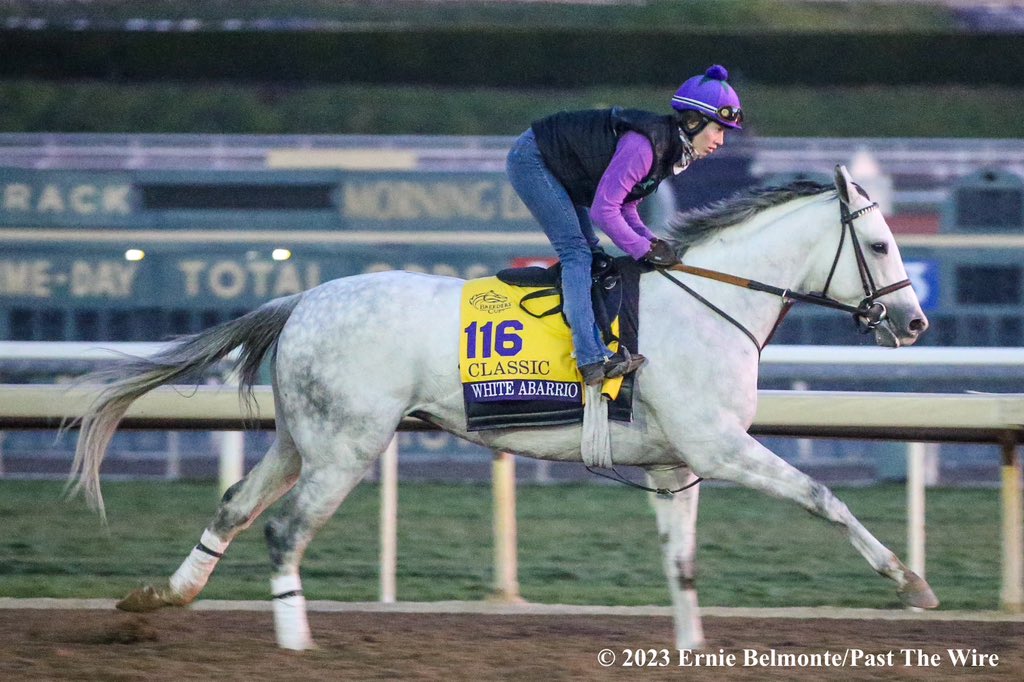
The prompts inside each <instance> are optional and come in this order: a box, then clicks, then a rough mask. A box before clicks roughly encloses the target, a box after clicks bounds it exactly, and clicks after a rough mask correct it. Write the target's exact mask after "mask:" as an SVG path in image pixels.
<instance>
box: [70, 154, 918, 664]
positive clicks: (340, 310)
mask: <svg viewBox="0 0 1024 682" xmlns="http://www.w3.org/2000/svg"><path fill="white" fill-rule="evenodd" d="M874 207H875V206H874V204H872V203H871V202H870V200H869V199H868V198H867V196H866V194H865V193H864V192H863V190H861V189H860V188H859V187H858V186H857V185H856V184H854V183H853V181H852V180H851V178H850V177H849V175H848V174H847V172H846V170H845V169H844V168H842V167H837V169H836V182H835V187H824V186H817V185H810V184H807V183H797V184H793V185H791V186H788V187H783V188H777V189H772V190H759V191H753V192H749V193H747V194H742V195H738V196H737V197H735V198H733V199H731V200H727V201H725V202H722V203H721V204H719V205H717V206H715V207H712V208H711V209H708V210H704V211H699V212H696V213H691V214H687V215H684V216H683V217H682V218H681V222H680V223H679V224H678V225H677V226H676V227H675V228H674V229H673V235H672V237H670V240H671V242H672V243H673V244H674V246H675V248H676V249H677V252H678V253H680V254H682V255H685V261H686V263H687V264H688V265H690V266H696V267H698V268H703V269H705V270H712V271H717V272H721V271H729V272H737V273H742V275H743V277H744V278H751V280H753V281H755V283H756V282H763V281H767V282H772V283H774V284H776V285H778V288H777V289H776V288H773V287H767V288H764V287H762V288H760V289H757V288H756V287H755V290H754V291H751V290H750V288H749V287H746V288H745V287H743V286H735V285H736V284H737V282H736V281H735V280H739V278H732V280H729V278H726V281H722V280H721V278H720V279H718V280H716V279H713V278H708V277H707V276H705V275H701V274H692V273H682V274H678V275H676V274H674V275H673V276H675V277H676V278H677V279H678V281H679V283H682V284H685V285H686V286H687V287H688V288H689V290H690V293H686V292H684V291H683V290H681V289H680V288H679V287H677V286H676V284H675V283H673V282H672V281H669V279H668V278H666V277H663V276H662V273H658V272H652V273H648V274H645V275H643V276H642V277H641V281H640V311H639V320H640V331H641V333H640V351H641V352H642V353H643V354H644V355H646V356H647V357H648V359H649V362H648V364H647V366H645V367H644V368H643V369H641V370H640V371H639V373H638V376H637V380H636V384H635V400H634V402H635V409H634V418H633V421H632V422H631V423H618V422H616V423H613V424H611V425H610V426H609V427H608V429H609V432H610V434H609V435H610V441H611V451H612V457H613V461H614V463H615V464H621V465H635V466H640V467H644V468H645V469H646V470H647V472H648V474H649V476H650V479H651V480H652V481H653V483H654V485H655V486H656V487H658V488H665V489H669V488H678V487H682V486H684V485H686V484H688V483H690V482H691V481H693V480H694V479H695V478H696V477H697V476H701V477H705V478H714V479H719V480H724V481H732V482H734V483H737V484H740V485H743V486H746V487H748V488H753V489H755V490H760V491H762V492H764V493H767V494H769V495H773V496H775V497H780V498H785V499H789V500H793V501H794V502H796V503H797V504H799V505H801V506H802V507H804V508H805V509H807V510H808V511H810V512H812V513H814V514H816V515H818V516H821V517H822V518H825V519H827V520H828V521H830V522H832V523H833V524H835V525H837V526H839V527H840V528H841V529H843V531H844V532H845V533H846V535H847V537H848V538H849V540H850V542H851V543H852V545H853V546H854V547H855V548H856V549H857V550H858V551H859V552H860V553H861V554H862V555H863V556H864V558H865V559H866V560H867V562H868V563H869V564H870V565H871V567H872V568H873V569H874V570H875V571H877V572H878V573H880V574H881V575H883V576H885V577H887V578H890V579H892V580H893V581H895V583H896V586H897V589H898V592H899V594H900V596H901V597H902V598H903V600H904V601H905V602H906V603H907V604H909V605H912V606H917V607H924V608H930V607H935V606H937V605H938V601H937V600H936V598H935V596H934V594H933V593H932V591H931V589H930V588H929V586H928V585H927V583H926V582H925V581H924V580H923V579H922V578H920V577H919V576H917V575H916V574H914V573H913V572H912V571H910V570H909V569H908V568H907V567H906V566H905V565H904V564H903V563H902V562H901V561H900V560H899V559H898V558H897V557H896V555H895V554H894V553H893V552H892V551H890V550H889V549H888V548H886V547H885V546H884V545H882V544H881V543H880V542H879V541H878V540H877V539H876V538H875V537H874V536H873V535H872V534H871V533H869V532H868V531H867V529H865V528H864V526H862V525H861V523H860V522H859V521H858V520H857V519H856V518H855V517H854V516H853V514H851V513H850V511H849V509H847V507H846V505H845V504H843V503H842V502H840V501H839V500H838V499H837V498H836V497H835V496H834V495H833V494H832V492H831V491H830V490H829V489H828V488H826V487H825V486H823V485H821V484H820V483H817V482H815V481H814V480H812V479H811V478H809V477H808V476H806V475H805V474H803V473H802V472H800V471H799V470H797V469H795V468H794V467H792V466H790V465H789V464H787V463H786V462H784V461H783V460H782V459H780V458H779V457H778V456H776V455H775V454H773V453H772V452H770V451H769V450H767V449H766V448H765V447H764V446H762V445H761V444H760V443H758V442H757V441H756V440H755V439H754V438H752V437H751V436H750V435H749V434H748V433H747V429H748V428H749V427H750V424H751V422H752V420H753V418H754V413H755V409H756V401H757V372H758V361H759V357H760V346H762V345H763V343H764V342H765V340H766V339H767V337H768V336H769V335H770V333H771V331H772V330H773V328H774V326H775V324H776V321H777V319H778V318H779V315H780V311H781V310H782V308H783V306H784V305H785V303H786V299H787V298H792V297H796V298H800V297H805V298H806V294H808V293H809V292H822V293H827V294H828V296H827V297H824V296H821V295H819V296H816V297H814V298H815V300H819V301H828V302H831V304H832V305H833V307H840V308H842V309H845V310H848V311H854V314H855V317H857V318H858V319H860V320H861V321H865V320H867V321H868V322H869V324H868V326H869V327H870V328H872V329H873V330H874V334H875V339H876V342H877V343H878V344H879V345H884V346H890V347H898V346H901V345H910V344H912V343H914V341H915V340H916V339H917V337H918V336H919V335H920V334H921V333H922V332H923V331H924V330H925V329H926V328H927V325H928V323H927V320H926V319H925V316H924V314H923V312H922V311H921V307H920V304H919V303H918V300H917V297H916V296H915V295H914V292H913V289H912V288H910V287H909V286H904V285H905V284H907V282H906V277H907V275H906V271H905V270H904V267H903V263H902V261H901V259H900V255H899V250H898V249H897V247H896V244H895V241H894V239H893V236H892V233H891V232H890V230H889V227H888V225H887V224H886V222H885V219H884V218H883V217H882V215H881V213H880V212H879V211H877V210H872V209H873V208H874ZM847 233H849V238H847ZM847 241H849V242H850V246H847V247H845V248H844V244H845V243H846V242H847ZM742 281H743V282H749V281H750V280H746V279H744V280H742ZM875 281H878V282H886V283H896V284H890V285H888V286H884V287H881V288H880V289H879V288H876V287H875V286H874V282H875ZM462 285H463V282H462V280H458V279H453V278H447V277H436V276H428V275H422V274H413V273H408V272H384V273H375V274H368V275H359V276H354V277H348V278H343V279H339V280H335V281H332V282H328V283H326V284H323V285H321V286H319V287H316V288H315V289H312V290H310V291H307V292H305V293H302V294H297V295H295V296H290V297H287V298H280V299H276V300H273V301H270V302H269V303H267V304H265V305H263V306H262V307H260V308H259V309H257V310H255V311H253V312H251V313H249V314H247V315H245V316H243V317H240V318H238V319H236V320H234V321H231V322H228V323H225V324H222V325H219V326H217V327H213V328H211V329H209V330H206V331H204V332H201V333H199V334H195V335H192V336H188V337H184V338H183V339H181V340H179V341H178V342H177V343H175V344H174V345H172V346H171V347H170V348H169V349H168V350H166V351H165V352H163V353H162V354H160V355H158V356H156V357H154V358H151V359H147V360H132V361H128V362H126V363H125V364H124V365H122V366H121V367H120V368H117V369H115V370H114V373H115V374H114V375H113V376H114V378H116V379H117V380H116V381H115V382H114V383H112V384H110V385H109V386H107V387H106V389H105V391H104V392H103V393H102V394H101V396H100V398H99V400H98V401H97V403H96V404H95V405H94V406H93V407H92V408H91V409H90V411H89V413H88V414H87V415H86V416H85V417H84V418H83V420H82V429H81V434H80V437H79V441H78V448H77V452H76V456H75V462H74V466H73V470H72V474H71V476H72V478H73V479H74V478H75V477H77V478H78V481H77V486H76V487H79V488H84V490H85V492H86V494H87V496H88V497H89V498H90V499H91V500H92V501H93V502H94V503H96V504H97V505H98V506H99V508H100V509H101V511H102V497H101V495H100V486H99V469H100V464H101V462H102V460H103V456H104V453H105V451H106V448H107V445H108V443H109V441H110V438H111V437H112V435H113V433H114V431H115V430H116V428H117V425H118V422H119V421H120V419H121V417H122V416H123V415H124V413H125V410H126V409H127V408H128V406H129V405H130V404H131V403H132V401H134V400H135V399H137V398H138V397H139V396H141V395H143V394H144V393H146V392H147V391H149V390H151V389H153V388H156V387H157V386H160V385H162V384H167V383H172V382H175V381H181V380H183V379H184V378H187V377H189V376H194V375H195V373H196V372H197V371H199V370H202V369H203V368H207V367H210V366H211V365H212V364H213V363H215V362H217V361H218V360H220V359H221V358H223V357H225V356H226V355H227V354H228V353H229V352H231V351H232V350H233V349H235V348H238V347H240V348H241V350H240V355H239V360H238V368H239V370H240V376H241V387H242V390H243V391H244V390H245V389H246V388H247V387H249V386H251V385H252V384H253V383H254V382H255V380H256V378H257V375H258V371H259V367H260V364H261V362H262V360H263V358H264V357H265V356H266V355H267V354H268V353H270V351H271V349H275V352H274V363H273V386H274V399H275V402H276V407H277V410H276V415H277V438H276V440H275V442H274V444H273V445H272V446H271V447H270V449H269V450H268V452H267V453H266V455H265V456H264V457H263V459H262V461H260V463H259V464H258V465H257V466H256V467H255V468H254V469H253V470H252V471H251V472H250V473H249V474H248V475H247V476H246V477H245V478H244V479H243V480H242V481H240V482H239V483H237V484H236V485H234V486H232V487H231V488H230V489H229V490H228V491H227V492H226V493H225V494H224V497H223V500H222V501H221V504H220V506H219V508H218V510H217V513H216V515H215V516H214V518H213V520H212V521H211V523H210V524H209V526H207V528H206V529H205V531H204V532H203V534H202V537H201V539H200V542H199V544H198V545H197V546H196V548H195V549H194V550H192V552H191V554H189V556H188V557H187V558H186V559H185V561H184V562H183V563H182V565H181V566H180V567H179V568H178V570H177V571H176V572H175V573H174V574H173V575H172V576H171V577H170V579H169V580H168V581H167V582H165V583H163V584H160V585H157V586H148V587H145V588H142V589H139V590H136V591H135V592H133V593H131V594H130V595H129V596H127V597H126V598H125V599H124V600H123V601H122V602H121V603H120V604H119V605H118V606H119V607H120V608H123V609H126V610H134V611H147V610H152V609H157V608H160V607H163V606H181V605H184V604H188V603H189V602H191V601H192V600H194V599H195V598H196V596H197V595H198V594H199V593H200V591H201V590H202V589H203V587H204V586H205V584H206V582H207V580H208V578H209V576H210V574H211V573H212V572H213V569H214V567H215V566H216V564H217V561H218V560H219V559H220V557H221V556H222V555H223V553H224V551H225V550H226V549H227V547H228V545H229V544H230V543H231V541H232V540H233V539H234V538H235V536H236V535H237V534H238V533H239V532H240V531H242V530H244V529H245V528H247V527H248V526H249V525H250V524H251V523H252V522H253V521H254V520H255V519H256V517H257V516H259V515H260V513H261V512H262V511H263V510H264V509H266V508H267V507H268V506H269V505H271V504H272V503H274V502H275V501H276V500H277V499H278V498H280V497H281V496H282V495H285V494H286V493H287V497H286V498H285V501H284V503H283V504H282V505H281V507H280V511H279V512H278V513H277V515H276V516H275V517H274V518H273V519H271V520H270V521H269V522H268V523H267V526H266V540H267V546H268V548H269V552H270V559H271V563H272V565H273V572H272V576H271V588H272V594H273V597H274V615H275V618H274V620H275V629H276V633H277V641H278V644H279V645H280V646H282V647H284V648H288V649H307V648H310V647H312V646H313V639H312V637H311V636H310V632H309V625H308V622H307V618H306V608H305V600H304V597H303V595H302V585H301V581H300V578H299V564H300V562H301V560H302V556H303V553H304V551H305V549H306V547H307V545H308V544H309V543H310V541H311V540H312V539H313V536H314V535H315V534H316V532H317V530H318V529H319V528H320V527H321V526H322V525H323V524H324V523H325V522H326V521H327V519H328V518H329V517H330V516H331V515H332V514H333V513H334V511H335V510H336V509H337V508H338V505H339V504H341V502H342V500H344V499H345V496H346V495H347V494H348V493H349V491H351V490H352V488H353V487H354V486H355V485H356V484H357V483H358V482H359V481H360V479H361V478H362V477H363V475H364V474H365V473H366V471H367V469H368V468H369V467H370V466H371V465H372V464H373V462H374V461H375V460H376V458H377V457H378V455H379V454H380V453H381V452H382V451H383V450H384V448H385V447H386V446H387V444H388V442H389V441H390V440H391V438H392V435H393V434H394V432H395V429H396V428H397V426H398V424H399V422H400V421H401V419H402V418H403V417H405V416H408V415H413V416H417V417H420V418H422V419H424V420H426V421H428V422H431V423H432V424H435V425H436V426H438V427H440V428H441V429H444V430H445V431H448V432H450V433H453V434H455V435H457V436H460V437H462V438H465V439H467V440H469V441H472V442H474V443H479V444H481V445H485V446H487V447H489V448H493V449H495V450H499V451H504V452H514V453H517V454H521V455H525V456H528V457H535V458H539V459H547V460H560V461H581V433H582V427H581V426H579V425H577V426H560V427H547V428H538V429H507V430H494V431H478V432H472V433H471V432H467V430H466V416H465V411H464V406H463V392H462V387H461V384H460V382H459V367H458V365H459V359H458V347H459V334H460V319H459V297H460V292H461V289H462ZM766 292H767V293H766ZM774 292H782V294H781V295H777V293H774ZM865 296H866V297H867V298H865ZM701 299H703V301H702V300H701ZM709 304H710V305H709ZM868 318H870V319H868ZM751 341H753V343H751ZM656 512H657V524H658V530H659V533H660V537H661V538H662V546H663V554H664V566H665V571H666V574H667V576H668V583H669V588H670V591H671V594H672V602H673V607H674V616H675V627H676V646H677V647H678V648H680V649H691V648H698V647H701V646H703V645H704V638H703V633H702V629H701V624H700V616H699V611H698V606H697V595H696V591H695V588H694V566H695V563H694V553H695V548H696V539H695V525H696V513H697V488H695V487H691V488H689V489H687V490H686V491H684V492H680V493H678V494H676V495H675V496H674V497H672V498H659V499H658V500H657V501H656Z"/></svg>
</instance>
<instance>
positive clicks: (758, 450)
mask: <svg viewBox="0 0 1024 682" xmlns="http://www.w3.org/2000/svg"><path fill="white" fill-rule="evenodd" d="M700 474H701V475H702V476H705V477H708V478H717V479H721V480H727V481H733V482H734V483H739V484H740V485H743V486H745V487H748V488H751V489H754V490H759V491H761V492H763V493H766V494H768V495H771V496H773V497H778V498H782V499H789V500H793V501H795V502H797V503H798V504H800V505H801V506H802V507H804V508H805V509H807V511H809V512H811V513H812V514H815V515H816V516H820V517H822V518H824V519H826V520H828V521H830V522H831V523H833V524H835V525H837V526H839V527H840V528H842V529H843V531H844V532H845V534H846V536H847V539H848V540H849V541H850V544H852V545H853V546H854V548H856V549H857V551H859V552H860V553H861V555H862V556H863V557H864V558H865V559H866V560H867V562H868V563H869V564H870V565H871V567H872V568H873V569H875V571H876V572H878V573H879V574H881V575H883V576H885V577H887V578H890V579H892V580H893V581H895V582H896V585H897V594H898V595H899V597H900V600H901V601H902V602H903V603H904V604H906V605H907V606H914V607H918V608H924V609H933V608H935V607H937V606H938V605H939V600H938V599H937V598H936V597H935V593H934V592H932V589H931V587H929V586H928V583H927V582H925V580H924V578H922V577H920V576H919V575H917V574H916V573H914V572H913V571H911V570H910V569H909V568H907V566H906V565H904V563H903V562H902V561H900V560H899V558H898V557H897V556H896V554H895V553H894V552H893V551H892V550H890V549H889V548H887V547H886V546H885V545H883V544H882V543H881V542H879V541H878V539H877V538H876V537H875V536H874V535H872V534H871V533H870V532H869V531H868V530H867V529H866V528H865V527H864V526H863V525H862V524H861V522H860V521H859V520H857V518H856V517H855V516H854V515H853V513H852V512H851V511H850V510H849V508H848V507H847V506H846V505H845V504H844V503H843V502H841V501H840V500H839V499H838V498H837V497H836V496H835V495H834V494H833V493H832V491H831V490H829V489H828V488H827V487H826V486H824V485H822V484H821V483H818V482H817V481H815V480H814V479H812V478H811V477H810V476H808V475H806V474H804V473H803V472H802V471H800V470H799V469H796V468H795V467H793V466H791V465H789V464H788V463H786V462H785V461H783V460H782V459H781V458H780V457H779V456H778V455H776V454H775V453H773V452H771V451H770V450H768V449H767V448H765V447H764V446H763V445H761V444H760V443H758V442H757V441H756V440H755V439H754V438H752V437H751V436H749V435H747V434H743V436H742V438H741V440H740V441H739V443H738V447H736V448H734V449H728V450H723V451H722V452H721V453H719V455H718V456H716V457H715V458H714V459H713V460H712V461H703V462H702V464H701V467H700Z"/></svg>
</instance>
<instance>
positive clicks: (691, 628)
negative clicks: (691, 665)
mask: <svg viewBox="0 0 1024 682" xmlns="http://www.w3.org/2000/svg"><path fill="white" fill-rule="evenodd" d="M647 474H648V476H649V479H650V482H651V485H652V486H653V487H655V488H661V489H666V490H675V489H677V488H682V487H684V486H687V485H690V487H689V488H686V489H685V490H681V491H679V492H677V493H675V494H674V495H672V496H671V497H669V496H662V495H654V494H652V495H651V504H652V506H653V507H654V513H655V516H656V518H657V523H658V538H659V540H660V544H661V554H662V563H663V565H664V568H665V577H666V578H667V579H668V589H669V593H670V594H671V597H672V621H673V625H674V627H675V637H676V648H677V649H701V648H703V647H704V628H703V626H702V625H701V618H700V606H699V605H698V603H697V587H696V583H695V580H696V577H697V576H696V573H697V570H696V566H697V564H696V554H697V501H698V489H699V488H698V486H696V485H691V484H693V483H694V482H695V481H696V480H697V477H696V476H694V475H693V473H692V472H691V471H690V469H689V467H683V468H679V469H672V470H669V471H665V470H661V471H658V470H654V469H651V470H648V472H647Z"/></svg>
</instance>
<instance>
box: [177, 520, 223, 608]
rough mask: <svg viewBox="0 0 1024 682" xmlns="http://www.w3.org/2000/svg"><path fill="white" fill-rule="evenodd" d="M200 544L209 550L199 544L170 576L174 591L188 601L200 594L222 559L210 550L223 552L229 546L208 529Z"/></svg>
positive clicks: (218, 552) (204, 532)
mask: <svg viewBox="0 0 1024 682" xmlns="http://www.w3.org/2000/svg"><path fill="white" fill-rule="evenodd" d="M199 544H200V545H202V546H203V547H205V548H206V549H207V550H209V551H205V550H202V549H199V546H196V548H195V549H193V550H192V551H191V552H190V553H189V555H188V557H186V558H185V561H183V562H182V564H181V566H179V567H178V570H177V571H175V572H174V575H172V576H171V578H170V585H171V590H172V592H173V593H174V594H176V595H180V596H182V597H185V598H186V599H187V600H188V601H191V600H192V599H193V598H194V597H195V596H196V595H197V594H199V592H200V591H201V590H202V589H203V587H204V586H205V585H206V581H207V580H209V579H210V574H211V573H213V569H214V568H215V567H216V566H217V562H218V561H220V557H219V556H214V555H213V554H210V552H215V553H217V554H223V553H224V550H226V549H227V548H228V544H229V543H227V542H224V541H223V540H221V539H220V538H218V537H217V536H216V535H214V534H213V533H211V532H210V531H208V530H206V531H203V536H202V538H200V540H199Z"/></svg>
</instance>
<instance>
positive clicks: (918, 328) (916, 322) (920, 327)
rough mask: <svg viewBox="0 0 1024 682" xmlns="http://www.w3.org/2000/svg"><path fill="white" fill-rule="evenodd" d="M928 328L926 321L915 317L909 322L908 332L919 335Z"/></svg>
mask: <svg viewBox="0 0 1024 682" xmlns="http://www.w3.org/2000/svg"><path fill="white" fill-rule="evenodd" d="M927 328H928V320H926V319H924V318H923V317H915V318H914V319H913V320H911V321H910V331H912V332H915V333H917V334H920V333H921V332H923V331H924V330H925V329H927Z"/></svg>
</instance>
